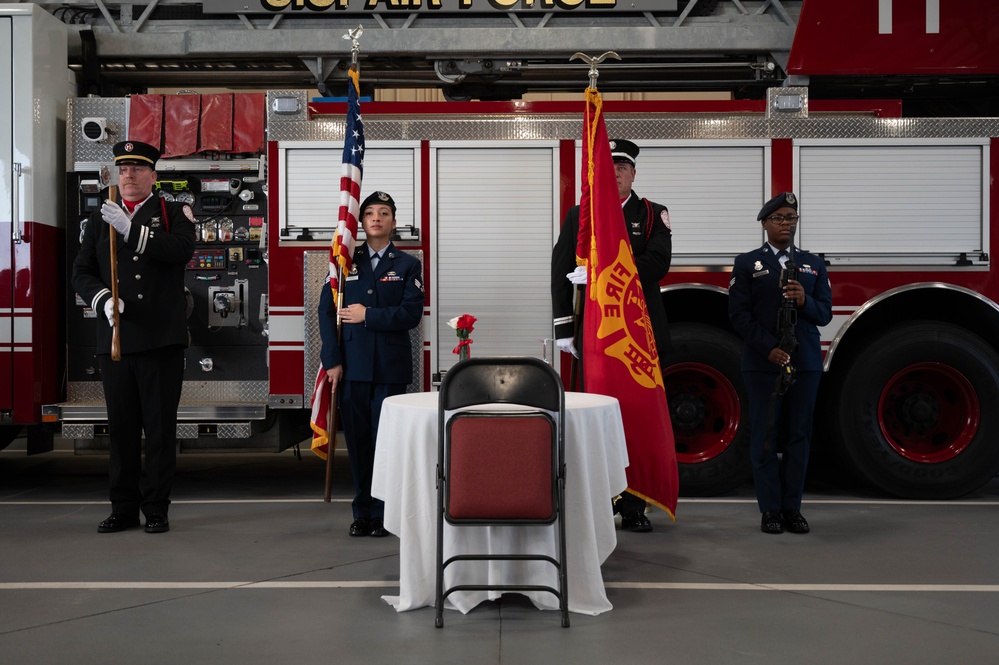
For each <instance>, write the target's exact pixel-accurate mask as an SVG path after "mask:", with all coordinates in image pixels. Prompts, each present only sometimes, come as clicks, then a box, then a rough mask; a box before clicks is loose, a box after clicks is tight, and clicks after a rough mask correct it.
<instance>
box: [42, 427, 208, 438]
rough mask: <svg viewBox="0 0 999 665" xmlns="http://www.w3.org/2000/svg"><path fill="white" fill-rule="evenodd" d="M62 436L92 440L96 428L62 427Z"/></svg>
mask: <svg viewBox="0 0 999 665" xmlns="http://www.w3.org/2000/svg"><path fill="white" fill-rule="evenodd" d="M178 429H179V428H178ZM195 430H197V428H195ZM60 436H62V438H64V439H92V438H94V426H93V425H69V424H66V425H63V426H62V433H61V434H60Z"/></svg>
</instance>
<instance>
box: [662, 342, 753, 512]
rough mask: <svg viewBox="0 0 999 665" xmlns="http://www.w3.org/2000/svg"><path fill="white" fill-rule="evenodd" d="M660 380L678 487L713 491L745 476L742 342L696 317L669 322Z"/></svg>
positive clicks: (703, 493)
mask: <svg viewBox="0 0 999 665" xmlns="http://www.w3.org/2000/svg"><path fill="white" fill-rule="evenodd" d="M669 332H670V338H671V340H672V349H671V351H670V352H669V353H668V354H666V356H665V362H664V363H663V364H664V365H665V368H666V369H665V371H664V373H663V374H664V376H663V381H664V383H665V385H666V398H667V401H668V402H669V411H670V418H671V419H672V421H673V436H674V438H675V439H676V457H677V462H678V465H679V471H680V493H681V494H682V495H684V496H713V495H717V494H722V493H724V492H728V491H730V490H733V489H735V488H736V487H738V486H739V485H741V484H743V483H745V482H746V481H748V480H749V478H750V477H751V475H752V470H751V468H750V465H749V418H748V415H747V413H746V408H747V407H746V405H747V401H746V391H745V388H744V387H743V385H742V370H741V357H742V342H741V341H740V340H739V338H738V337H736V336H735V335H733V334H732V333H730V332H728V331H725V330H721V329H719V328H715V327H712V326H708V325H703V324H698V323H678V324H675V325H671V326H670V331H669Z"/></svg>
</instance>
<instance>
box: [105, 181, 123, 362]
mask: <svg viewBox="0 0 999 665" xmlns="http://www.w3.org/2000/svg"><path fill="white" fill-rule="evenodd" d="M117 198H118V187H117V186H116V185H111V187H110V188H109V189H108V200H109V201H111V202H112V203H114V202H115V199H117ZM108 229H109V230H110V231H111V235H110V236H109V238H108V240H109V241H110V243H109V249H110V254H111V325H112V330H111V360H121V314H119V313H118V232H117V231H115V229H114V227H113V226H110V225H108Z"/></svg>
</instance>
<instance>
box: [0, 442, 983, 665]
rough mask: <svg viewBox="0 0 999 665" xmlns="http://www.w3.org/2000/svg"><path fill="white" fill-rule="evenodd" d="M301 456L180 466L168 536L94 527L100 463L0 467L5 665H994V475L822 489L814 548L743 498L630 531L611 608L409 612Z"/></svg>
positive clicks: (519, 602) (611, 566)
mask: <svg viewBox="0 0 999 665" xmlns="http://www.w3.org/2000/svg"><path fill="white" fill-rule="evenodd" d="M335 460H336V465H335V483H334V501H333V502H332V503H329V504H327V503H324V502H323V501H322V487H323V478H324V471H323V462H322V461H321V460H319V459H318V458H315V457H314V456H312V454H311V453H309V452H307V451H306V452H304V453H303V458H302V459H301V460H298V459H296V458H295V456H294V455H293V453H292V451H285V452H283V453H278V454H275V453H259V454H254V453H246V454H243V453H227V454H200V455H193V454H192V455H182V456H181V457H180V461H179V469H178V476H177V483H176V488H175V491H174V499H175V502H174V504H173V506H172V507H171V512H170V519H171V531H170V532H169V533H167V534H146V533H144V532H143V531H142V530H141V529H135V530H131V531H127V532H124V533H118V534H98V533H97V523H98V522H99V521H101V520H102V519H103V518H104V517H106V516H107V514H108V512H109V504H108V503H107V500H106V494H107V492H106V477H105V473H106V465H107V458H106V457H105V456H102V455H87V456H76V455H73V454H72V453H71V452H69V451H65V450H62V451H56V452H53V453H47V454H44V455H40V456H35V457H30V458H29V457H26V456H25V455H24V453H23V452H19V451H17V450H7V451H3V452H0V552H2V555H0V663H4V664H16V665H20V664H22V663H23V664H28V663H31V664H38V665H42V664H45V663H59V664H65V663H101V664H108V665H114V664H117V663H123V664H124V663H140V664H144V665H155V664H158V663H169V664H171V665H177V664H185V665H186V664H192V663H212V664H229V663H232V664H256V663H296V664H297V665H308V664H311V663H336V664H345V665H353V664H378V663H392V664H396V663H420V664H423V663H440V664H445V663H460V664H462V665H477V664H480V663H482V664H486V663H488V664H492V663H496V664H509V665H530V664H532V663H546V664H547V663H572V664H574V665H587V664H589V663H594V664H597V663H599V664H600V665H616V664H618V663H622V664H623V663H627V664H629V665H630V664H635V665H640V664H645V663H664V662H675V663H683V664H684V665H696V664H699V663H705V664H707V663H718V664H728V663H738V664H740V665H749V664H753V663H760V664H761V665H764V664H765V665H782V664H784V663H788V664H791V663H794V664H796V665H799V664H804V663H807V664H809V665H818V664H824V663H829V664H830V665H842V664H843V663H864V664H866V663H877V664H886V663H889V664H890V663H900V664H901V663H904V664H906V665H916V664H920V663H927V664H929V663H933V664H934V665H938V664H939V663H996V662H999V557H997V552H999V481H994V482H993V483H991V484H990V485H989V486H987V487H986V488H984V489H983V490H982V491H980V492H978V493H976V494H975V495H973V496H970V497H968V498H966V499H962V500H960V501H952V502H939V503H938V502H923V503H918V502H905V501H896V500H891V499H886V498H884V497H879V496H876V495H872V494H869V493H863V492H862V491H860V492H858V491H856V490H851V491H844V490H832V489H829V488H827V487H822V486H816V487H812V486H811V485H810V486H809V491H808V492H807V494H806V497H805V505H804V506H803V512H804V514H805V515H806V517H808V519H809V521H810V522H811V524H812V528H813V532H812V533H811V534H810V535H807V536H797V535H793V534H783V535H781V536H768V535H765V534H762V533H760V531H759V514H758V512H757V508H756V505H755V500H754V499H753V493H752V488H751V487H744V488H741V489H740V490H739V491H738V492H735V493H733V494H732V495H730V496H726V497H721V498H716V499H701V500H693V499H686V500H684V499H681V502H680V506H679V509H678V511H677V516H678V519H677V521H676V522H675V523H671V522H670V521H669V518H668V516H666V515H665V514H664V513H662V512H655V513H653V514H652V515H651V518H652V522H653V524H654V526H655V530H654V531H653V532H652V533H648V534H633V533H627V532H619V534H618V535H619V539H618V547H617V549H616V551H615V552H614V554H612V555H611V557H610V559H609V560H608V561H607V562H606V564H605V565H604V568H603V570H604V580H605V582H606V583H607V587H608V596H609V597H610V600H611V602H612V603H614V606H615V609H614V610H613V611H611V612H609V613H606V614H604V615H601V616H597V617H589V616H584V615H578V614H572V615H571V621H572V626H571V627H570V628H568V629H563V628H561V627H560V624H559V619H558V615H557V613H554V612H541V611H538V610H536V609H534V608H533V607H532V606H531V605H529V604H528V603H527V602H526V601H525V600H524V599H523V598H522V597H519V596H505V597H504V598H503V600H502V601H501V602H500V603H486V604H483V605H480V606H479V607H478V608H476V609H475V610H473V611H472V612H471V613H469V614H468V615H461V614H459V613H457V612H448V613H447V614H446V616H445V627H444V628H443V629H442V630H438V629H435V628H434V612H433V609H432V608H424V609H421V610H416V611H413V612H406V613H402V614H397V613H396V612H395V611H394V610H393V609H392V608H390V607H389V606H388V605H387V604H386V603H385V602H384V601H382V600H381V596H382V595H386V594H389V595H391V594H394V593H396V591H397V588H398V587H397V581H398V574H399V568H398V547H399V543H398V540H397V539H396V538H394V537H390V538H384V539H375V538H363V539H355V538H349V537H348V536H347V526H348V524H349V522H350V506H349V503H348V497H349V494H350V490H349V487H350V481H349V471H348V469H347V461H346V458H345V457H341V456H340V455H338V456H337V457H336V458H335Z"/></svg>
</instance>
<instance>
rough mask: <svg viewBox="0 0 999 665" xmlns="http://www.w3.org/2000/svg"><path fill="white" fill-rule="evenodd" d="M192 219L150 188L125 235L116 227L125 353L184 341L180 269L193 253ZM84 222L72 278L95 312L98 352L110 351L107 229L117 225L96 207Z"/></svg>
mask: <svg viewBox="0 0 999 665" xmlns="http://www.w3.org/2000/svg"><path fill="white" fill-rule="evenodd" d="M118 203H119V204H120V203H121V200H120V197H119V200H118ZM164 213H165V215H164ZM194 219H195V217H194V213H193V212H192V211H191V207H190V206H188V205H187V204H186V203H177V202H175V201H164V200H163V199H161V198H159V197H158V196H156V194H155V193H154V194H153V195H152V196H151V197H150V198H148V199H146V200H145V201H144V202H143V203H142V204H141V205H140V206H139V207H138V208H137V209H136V210H135V213H134V215H133V216H132V227H131V229H130V230H129V233H128V240H125V239H124V238H123V237H122V235H121V234H120V233H118V237H117V239H116V241H115V242H116V248H117V250H118V298H119V299H121V300H122V301H123V302H124V303H125V310H124V312H122V314H121V316H120V317H119V319H120V322H121V330H120V337H119V339H120V341H121V352H122V354H123V355H124V354H129V353H141V352H144V351H150V350H153V349H159V348H163V347H167V346H175V345H179V346H184V347H186V346H187V345H188V341H189V336H188V330H187V306H188V305H187V302H188V301H187V295H186V293H185V290H184V275H185V271H186V268H187V264H188V262H189V261H190V260H191V257H192V256H193V255H194V242H195V229H194V221H193V220H194ZM85 223H86V227H85V228H84V230H83V238H82V241H81V243H80V253H79V254H78V255H77V257H76V260H75V261H73V278H72V283H73V288H74V289H75V290H76V292H77V294H79V296H80V297H81V298H82V299H83V301H84V302H85V303H88V304H89V305H90V308H91V309H92V310H93V311H94V312H95V314H96V316H97V351H96V352H97V354H98V355H101V354H109V353H111V337H112V329H111V326H109V325H108V324H107V318H106V317H105V316H104V304H105V303H106V302H107V300H108V299H109V298H110V297H111V286H110V285H111V233H117V231H115V230H114V228H113V227H112V226H111V225H110V224H108V223H107V222H105V221H104V219H103V218H102V217H101V212H100V209H99V208H98V209H97V210H95V211H94V212H93V213H91V215H90V217H89V218H88V219H87V220H86V222H85Z"/></svg>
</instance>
